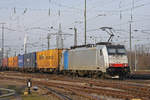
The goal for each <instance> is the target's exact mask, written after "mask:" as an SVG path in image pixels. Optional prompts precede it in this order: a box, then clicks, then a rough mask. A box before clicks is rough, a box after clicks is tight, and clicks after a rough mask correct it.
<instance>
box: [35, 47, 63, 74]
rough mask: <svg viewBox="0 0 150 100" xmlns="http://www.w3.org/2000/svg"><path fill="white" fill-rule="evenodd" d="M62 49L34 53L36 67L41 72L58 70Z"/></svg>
mask: <svg viewBox="0 0 150 100" xmlns="http://www.w3.org/2000/svg"><path fill="white" fill-rule="evenodd" d="M61 54H62V50H60V49H51V50H45V51H40V52H37V53H36V59H37V68H38V70H40V71H42V72H56V71H58V70H59V63H60V60H61V59H60V58H61Z"/></svg>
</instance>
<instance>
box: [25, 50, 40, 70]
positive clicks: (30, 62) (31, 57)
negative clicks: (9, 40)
mask: <svg viewBox="0 0 150 100" xmlns="http://www.w3.org/2000/svg"><path fill="white" fill-rule="evenodd" d="M36 68H37V65H36V52H33V53H28V54H24V67H23V69H24V70H25V71H29V72H35V71H36V70H37V69H36Z"/></svg>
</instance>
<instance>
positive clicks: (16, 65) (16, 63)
mask: <svg viewBox="0 0 150 100" xmlns="http://www.w3.org/2000/svg"><path fill="white" fill-rule="evenodd" d="M13 67H18V56H15V57H13Z"/></svg>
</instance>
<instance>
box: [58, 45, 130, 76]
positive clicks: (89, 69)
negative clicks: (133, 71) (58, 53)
mask: <svg viewBox="0 0 150 100" xmlns="http://www.w3.org/2000/svg"><path fill="white" fill-rule="evenodd" d="M62 65H63V66H61V67H63V68H64V70H63V73H65V74H66V73H71V74H75V75H80V76H90V77H91V76H96V77H100V76H102V75H103V74H104V73H106V74H107V75H110V76H119V77H120V78H122V77H125V76H127V75H128V74H129V73H130V69H129V66H128V58H127V54H126V50H125V47H124V46H123V45H112V44H107V45H105V44H97V45H96V46H94V47H82V48H75V49H71V50H67V51H65V52H63V59H62Z"/></svg>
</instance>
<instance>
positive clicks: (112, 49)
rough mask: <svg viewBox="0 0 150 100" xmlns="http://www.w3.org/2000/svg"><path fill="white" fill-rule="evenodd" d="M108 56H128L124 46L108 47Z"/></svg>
mask: <svg viewBox="0 0 150 100" xmlns="http://www.w3.org/2000/svg"><path fill="white" fill-rule="evenodd" d="M107 50H108V54H109V55H115V54H121V55H124V54H126V50H125V48H124V46H107Z"/></svg>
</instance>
